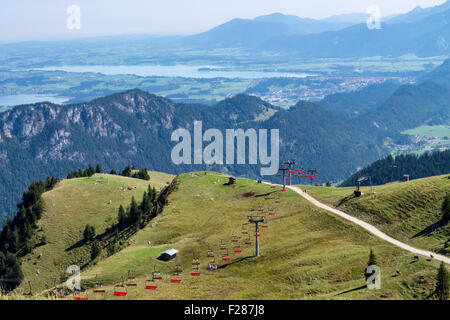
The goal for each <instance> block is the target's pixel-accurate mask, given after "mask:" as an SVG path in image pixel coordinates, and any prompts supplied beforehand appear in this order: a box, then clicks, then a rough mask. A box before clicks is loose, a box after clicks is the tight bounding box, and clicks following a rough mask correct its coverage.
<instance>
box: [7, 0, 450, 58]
mask: <svg viewBox="0 0 450 320" xmlns="http://www.w3.org/2000/svg"><path fill="white" fill-rule="evenodd" d="M367 18H368V15H367V14H366V13H355V14H344V15H338V16H332V17H328V18H325V19H322V20H316V19H310V18H300V17H297V16H293V15H284V14H281V13H274V14H269V15H264V16H259V17H256V18H254V19H233V20H231V21H228V22H226V23H224V24H222V25H219V26H217V27H215V28H213V29H211V30H208V31H205V32H202V33H199V34H196V35H191V36H160V37H158V36H147V35H128V36H111V37H98V38H86V39H79V40H72V41H57V42H26V43H13V44H7V45H0V48H1V49H2V51H3V52H4V59H6V60H8V61H11V59H12V61H15V60H14V59H15V58H12V57H16V58H17V59H19V57H20V58H24V57H28V53H27V52H28V51H30V52H36V50H37V51H39V52H42V56H43V57H46V58H48V59H46V60H45V61H44V62H45V64H51V65H55V64H59V63H60V64H64V63H67V61H69V63H72V64H74V63H75V64H76V63H81V64H83V63H85V62H84V60H83V59H85V58H81V57H80V55H79V54H78V55H74V52H75V53H79V52H85V55H91V54H94V55H100V56H101V55H102V54H104V52H103V50H104V47H105V45H107V46H108V49H109V50H110V51H111V52H114V53H116V54H117V53H122V52H123V53H126V54H127V61H128V60H129V61H132V62H133V63H135V64H140V63H141V61H147V63H148V61H149V56H148V55H149V54H151V56H155V57H160V58H161V59H162V58H163V57H164V58H167V57H168V56H170V55H175V56H178V55H179V54H180V52H184V53H185V52H187V51H189V50H190V51H191V52H199V51H202V52H204V53H202V56H203V57H205V56H208V52H209V51H211V50H214V49H223V48H229V49H231V48H233V49H239V52H240V53H243V54H250V55H261V56H264V57H268V56H269V57H278V58H279V59H281V58H283V59H296V58H321V57H326V58H330V57H334V58H348V57H368V56H394V57H396V56H401V55H405V54H415V55H417V56H421V57H424V56H440V55H449V54H450V45H449V44H450V28H449V25H448V23H449V21H450V2H445V3H444V4H442V5H439V6H435V7H431V8H425V9H422V8H416V9H414V10H412V11H411V12H408V13H406V14H400V15H396V16H390V17H385V18H383V19H382V20H383V23H382V28H381V29H379V30H377V29H374V30H370V29H368V28H367V25H366V20H367ZM130 48H133V50H132V51H130V50H129V49H130ZM231 52H232V51H230V54H231ZM0 57H1V55H0ZM77 59H78V60H79V61H78V60H77ZM80 59H81V60H80ZM105 59H110V57H109V56H108V58H106V57H105ZM108 61H109V60H108ZM121 63H126V61H122V62H121Z"/></svg>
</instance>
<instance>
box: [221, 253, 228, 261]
mask: <svg viewBox="0 0 450 320" xmlns="http://www.w3.org/2000/svg"><path fill="white" fill-rule="evenodd" d="M222 261H230V256H229V254H228V250H227V251H226V252H224V253H223V254H222Z"/></svg>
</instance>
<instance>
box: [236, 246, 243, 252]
mask: <svg viewBox="0 0 450 320" xmlns="http://www.w3.org/2000/svg"><path fill="white" fill-rule="evenodd" d="M234 253H242V249H241V246H240V245H237V246H235V247H234Z"/></svg>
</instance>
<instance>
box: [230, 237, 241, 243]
mask: <svg viewBox="0 0 450 320" xmlns="http://www.w3.org/2000/svg"><path fill="white" fill-rule="evenodd" d="M239 239H240V238H239V237H238V236H236V235H233V236H231V242H239Z"/></svg>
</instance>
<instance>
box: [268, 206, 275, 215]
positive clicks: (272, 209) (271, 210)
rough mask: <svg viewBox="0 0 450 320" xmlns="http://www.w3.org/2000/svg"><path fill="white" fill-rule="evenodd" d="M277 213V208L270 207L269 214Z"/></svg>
mask: <svg viewBox="0 0 450 320" xmlns="http://www.w3.org/2000/svg"><path fill="white" fill-rule="evenodd" d="M274 215H275V208H270V209H269V216H274Z"/></svg>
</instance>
